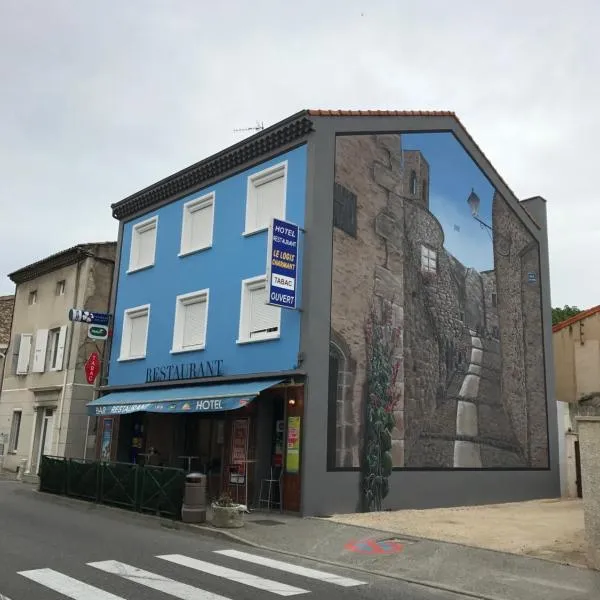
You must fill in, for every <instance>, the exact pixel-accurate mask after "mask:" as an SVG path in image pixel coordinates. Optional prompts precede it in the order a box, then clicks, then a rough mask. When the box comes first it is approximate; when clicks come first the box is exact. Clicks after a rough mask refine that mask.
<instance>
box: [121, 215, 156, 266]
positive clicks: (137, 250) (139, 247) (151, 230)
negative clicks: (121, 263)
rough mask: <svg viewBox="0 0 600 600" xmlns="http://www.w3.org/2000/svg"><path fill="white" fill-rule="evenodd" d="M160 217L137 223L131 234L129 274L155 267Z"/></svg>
mask: <svg viewBox="0 0 600 600" xmlns="http://www.w3.org/2000/svg"><path fill="white" fill-rule="evenodd" d="M157 231H158V217H157V216H155V217H152V218H151V219H147V220H145V221H142V222H141V223H137V224H136V225H134V226H133V229H132V232H131V250H130V252H129V269H128V271H127V272H128V273H131V272H133V271H139V270H140V269H146V268H147V267H151V266H153V265H154V258H155V254H156V233H157Z"/></svg>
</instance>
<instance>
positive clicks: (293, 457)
mask: <svg viewBox="0 0 600 600" xmlns="http://www.w3.org/2000/svg"><path fill="white" fill-rule="evenodd" d="M285 470H286V471H287V472H288V473H298V471H299V470H300V417H288V434H287V453H286V460H285Z"/></svg>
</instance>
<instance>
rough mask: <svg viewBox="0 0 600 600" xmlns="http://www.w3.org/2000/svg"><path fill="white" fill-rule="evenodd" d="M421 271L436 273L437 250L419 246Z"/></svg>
mask: <svg viewBox="0 0 600 600" xmlns="http://www.w3.org/2000/svg"><path fill="white" fill-rule="evenodd" d="M421 271H423V273H437V252H436V251H435V250H432V249H431V248H429V247H427V246H421Z"/></svg>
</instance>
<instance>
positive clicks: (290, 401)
mask: <svg viewBox="0 0 600 600" xmlns="http://www.w3.org/2000/svg"><path fill="white" fill-rule="evenodd" d="M288 406H296V399H295V398H290V399H289V400H288Z"/></svg>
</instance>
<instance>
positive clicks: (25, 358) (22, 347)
mask: <svg viewBox="0 0 600 600" xmlns="http://www.w3.org/2000/svg"><path fill="white" fill-rule="evenodd" d="M32 337H33V336H32V334H31V333H22V334H21V337H20V339H19V353H18V355H17V367H16V369H15V373H16V374H17V375H26V374H27V372H28V371H29V357H30V355H31V339H32Z"/></svg>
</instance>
